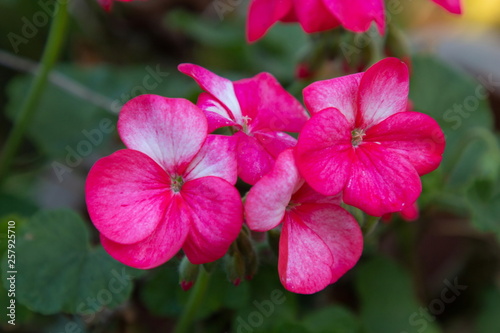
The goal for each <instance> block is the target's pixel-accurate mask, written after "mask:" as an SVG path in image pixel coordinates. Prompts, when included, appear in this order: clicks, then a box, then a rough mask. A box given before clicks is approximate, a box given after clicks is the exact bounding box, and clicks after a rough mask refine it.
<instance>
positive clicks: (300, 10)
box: [295, 0, 340, 33]
mask: <svg viewBox="0 0 500 333" xmlns="http://www.w3.org/2000/svg"><path fill="white" fill-rule="evenodd" d="M295 8H296V10H295V14H296V15H297V18H298V21H299V22H300V25H301V26H302V28H303V29H304V31H305V32H307V33H313V32H319V31H325V30H330V29H333V28H335V27H337V26H339V25H340V23H339V20H337V19H336V18H335V16H334V15H333V14H332V13H331V12H330V11H329V10H328V8H327V7H326V6H325V4H324V2H323V0H295Z"/></svg>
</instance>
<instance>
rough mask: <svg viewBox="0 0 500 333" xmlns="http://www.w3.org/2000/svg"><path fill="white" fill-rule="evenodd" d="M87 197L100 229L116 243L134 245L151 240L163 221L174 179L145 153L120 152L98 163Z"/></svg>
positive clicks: (88, 178) (88, 181) (88, 182)
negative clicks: (151, 236) (171, 182)
mask: <svg viewBox="0 0 500 333" xmlns="http://www.w3.org/2000/svg"><path fill="white" fill-rule="evenodd" d="M85 196H86V201H87V207H88V212H89V215H90V218H91V220H92V222H93V223H94V225H95V226H96V228H97V229H98V230H99V231H100V232H101V233H102V234H103V235H104V236H106V238H109V239H111V240H113V241H114V242H118V243H123V244H131V243H135V242H138V241H140V240H143V239H144V238H146V237H148V236H149V235H150V234H151V233H152V232H153V231H154V230H155V229H156V227H157V225H158V223H160V221H162V220H163V218H164V216H165V210H166V208H167V205H168V203H169V201H170V198H171V190H170V179H169V177H168V175H167V174H166V173H165V171H164V170H163V169H162V168H161V167H160V166H159V165H158V164H156V162H155V161H153V160H152V159H151V158H149V157H148V156H146V155H145V154H143V153H141V152H138V151H135V150H130V149H125V150H119V151H117V152H116V153H114V154H112V155H110V156H108V157H104V158H102V159H100V160H99V161H97V162H96V163H95V164H94V166H93V167H92V169H91V170H90V172H89V175H88V177H87V182H86V184H85Z"/></svg>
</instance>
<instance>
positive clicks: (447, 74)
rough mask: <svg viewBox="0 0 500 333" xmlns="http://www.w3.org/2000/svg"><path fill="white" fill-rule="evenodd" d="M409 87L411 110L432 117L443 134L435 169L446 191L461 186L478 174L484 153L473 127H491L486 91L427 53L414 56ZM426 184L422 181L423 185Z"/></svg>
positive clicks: (481, 143) (461, 187) (491, 120)
mask: <svg viewBox="0 0 500 333" xmlns="http://www.w3.org/2000/svg"><path fill="white" fill-rule="evenodd" d="M410 87H411V91H410V99H411V100H412V101H413V103H414V110H415V111H418V112H423V113H426V114H429V115H430V116H432V117H433V118H434V119H435V120H436V121H437V122H438V123H439V125H440V126H441V128H442V129H443V131H444V133H445V135H446V150H445V153H444V156H443V162H442V164H441V167H440V168H439V169H438V170H437V171H435V172H436V173H439V174H441V177H442V179H443V182H444V183H445V184H446V185H447V186H448V187H449V188H448V189H447V191H448V192H450V193H454V192H455V191H456V189H464V188H465V187H466V186H467V185H468V184H469V183H470V182H471V181H472V180H473V179H474V178H475V177H476V175H477V174H480V172H479V171H481V170H480V169H481V162H480V161H481V156H482V155H484V154H485V153H486V152H487V150H486V148H485V145H484V143H483V142H479V144H478V140H481V138H480V137H478V136H477V135H475V132H476V129H477V128H483V129H486V130H488V131H491V130H492V129H493V114H492V112H491V110H490V108H489V106H488V101H487V98H486V97H485V95H484V93H485V92H486V90H485V89H484V88H483V87H482V86H481V84H480V83H479V82H476V81H474V80H473V79H472V78H470V77H468V76H466V75H465V74H463V73H460V72H458V71H456V70H454V69H452V68H450V67H449V66H448V65H446V64H444V63H442V62H441V61H439V60H436V59H434V58H431V57H428V56H416V57H415V58H414V59H413V71H412V79H411V86H410ZM424 181H425V177H424ZM433 182H434V183H435V181H433ZM426 185H427V184H425V182H424V188H426ZM430 185H432V184H430ZM440 187H441V188H440V189H439V190H442V186H440ZM458 205H460V203H458Z"/></svg>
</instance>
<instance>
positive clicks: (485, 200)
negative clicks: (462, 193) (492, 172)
mask: <svg viewBox="0 0 500 333" xmlns="http://www.w3.org/2000/svg"><path fill="white" fill-rule="evenodd" d="M497 189H498V185H497V186H495V185H494V184H493V182H492V181H491V180H489V179H480V180H477V181H476V182H475V183H474V184H473V185H472V186H471V187H470V188H469V190H468V191H467V198H468V206H469V209H470V211H471V213H472V224H473V226H474V227H475V228H477V229H478V230H479V231H482V232H493V233H495V234H496V235H497V237H498V239H499V240H500V219H499V216H500V191H498V190H497Z"/></svg>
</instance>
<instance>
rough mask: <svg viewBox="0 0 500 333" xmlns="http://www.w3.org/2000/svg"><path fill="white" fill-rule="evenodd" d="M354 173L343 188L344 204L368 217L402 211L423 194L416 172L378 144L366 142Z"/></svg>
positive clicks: (354, 161) (358, 150)
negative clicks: (364, 213) (407, 204)
mask: <svg viewBox="0 0 500 333" xmlns="http://www.w3.org/2000/svg"><path fill="white" fill-rule="evenodd" d="M355 152H356V153H355V155H353V156H352V160H351V163H352V170H351V174H350V177H349V181H348V183H347V185H346V188H345V189H344V202H345V203H346V204H348V205H352V206H355V207H358V208H359V209H361V210H363V211H364V212H366V213H367V214H369V215H372V216H382V215H384V214H386V213H392V212H399V211H401V210H402V209H403V208H404V206H405V205H406V203H408V202H415V201H416V200H417V198H418V196H419V195H420V192H421V191H422V184H421V182H420V178H419V176H418V173H417V171H416V170H415V168H414V167H413V165H411V163H410V162H409V161H408V160H407V159H406V158H405V157H403V156H401V155H400V154H397V153H394V152H392V151H390V150H389V149H386V148H384V147H382V146H381V145H378V144H376V143H371V142H364V143H362V144H361V145H360V146H358V147H357V148H356V149H355Z"/></svg>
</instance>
